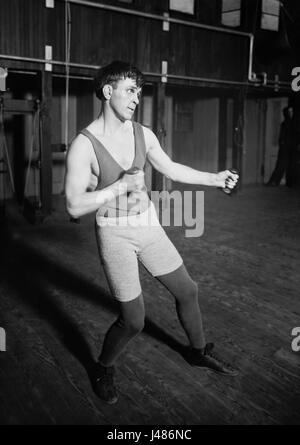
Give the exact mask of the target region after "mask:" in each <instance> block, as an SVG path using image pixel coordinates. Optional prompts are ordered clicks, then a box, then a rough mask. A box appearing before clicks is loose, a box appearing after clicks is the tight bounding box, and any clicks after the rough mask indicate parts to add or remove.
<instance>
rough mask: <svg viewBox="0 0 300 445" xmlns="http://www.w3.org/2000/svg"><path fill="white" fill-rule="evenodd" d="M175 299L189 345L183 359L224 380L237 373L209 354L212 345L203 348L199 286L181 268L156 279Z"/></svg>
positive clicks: (203, 337) (204, 343) (203, 338)
mask: <svg viewBox="0 0 300 445" xmlns="http://www.w3.org/2000/svg"><path fill="white" fill-rule="evenodd" d="M156 278H157V279H158V280H159V281H160V282H161V283H162V284H163V285H164V286H165V287H166V288H167V289H168V290H169V291H170V292H171V293H172V295H173V296H174V297H175V299H176V308H177V313H178V317H179V320H180V322H181V324H182V327H183V329H184V330H185V332H186V334H187V337H188V339H189V341H190V346H191V347H190V349H189V350H188V353H187V356H186V359H187V360H188V362H189V363H190V364H191V365H192V366H196V367H198V368H204V369H208V370H211V371H214V372H217V373H219V374H222V375H227V376H232V377H234V376H237V375H238V372H237V371H236V370H235V369H233V368H232V367H231V366H230V365H229V364H227V363H225V362H223V361H222V360H221V359H220V358H219V357H217V356H216V355H213V354H212V350H213V348H214V345H213V344H212V343H210V344H206V342H205V335H204V332H203V323H202V315H201V310H200V307H199V301H198V286H197V284H196V283H195V282H194V281H193V280H192V279H191V277H190V276H189V274H188V272H187V270H186V268H185V266H184V265H182V266H181V267H180V268H179V269H177V270H175V271H174V272H172V273H169V274H168V275H163V276H157V277H156Z"/></svg>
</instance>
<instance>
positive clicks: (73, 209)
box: [66, 198, 82, 219]
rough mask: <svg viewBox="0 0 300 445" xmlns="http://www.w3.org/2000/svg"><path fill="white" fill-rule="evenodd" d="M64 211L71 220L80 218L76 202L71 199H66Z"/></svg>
mask: <svg viewBox="0 0 300 445" xmlns="http://www.w3.org/2000/svg"><path fill="white" fill-rule="evenodd" d="M66 210H67V213H68V214H69V216H70V217H71V218H74V219H77V218H80V217H81V216H82V215H81V214H80V212H79V208H78V205H77V203H76V200H74V199H72V198H67V202H66Z"/></svg>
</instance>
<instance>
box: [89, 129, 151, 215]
mask: <svg viewBox="0 0 300 445" xmlns="http://www.w3.org/2000/svg"><path fill="white" fill-rule="evenodd" d="M132 125H133V132H134V144H135V156H134V160H133V163H132V166H131V167H130V169H132V168H134V167H137V168H138V169H140V170H144V168H145V163H146V143H145V136H144V131H143V127H142V126H141V125H140V124H138V123H137V122H132ZM80 133H81V134H83V135H84V136H86V137H87V138H88V139H89V140H90V142H91V143H92V146H93V148H94V151H95V155H96V157H97V161H98V165H99V172H100V173H99V177H98V184H97V187H96V190H103V189H104V188H106V187H109V186H110V185H112V184H114V183H115V182H117V181H119V179H121V177H122V176H123V175H124V173H126V171H127V170H124V169H123V168H122V167H121V165H120V164H119V163H118V162H117V161H116V160H115V159H114V158H113V156H112V155H111V154H110V153H109V151H108V150H107V149H106V148H105V146H104V145H103V144H102V143H101V142H100V141H99V139H97V138H96V137H95V136H94V135H93V134H92V133H91V132H90V131H89V130H88V129H84V130H82V131H81V132H80ZM149 205H150V199H149V197H148V193H147V189H146V187H145V188H144V189H143V191H141V192H139V193H135V194H129V195H120V196H118V197H117V198H115V199H113V200H112V201H110V202H108V203H106V204H105V205H104V206H101V207H100V209H99V210H98V213H97V215H98V216H104V217H113V218H114V217H116V218H119V217H124V216H128V215H138V214H141V213H143V212H145V211H146V210H147V209H148V208H149Z"/></svg>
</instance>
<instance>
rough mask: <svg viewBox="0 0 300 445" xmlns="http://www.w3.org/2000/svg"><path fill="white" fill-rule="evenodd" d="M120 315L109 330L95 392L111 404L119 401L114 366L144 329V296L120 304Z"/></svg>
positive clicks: (100, 360) (101, 356)
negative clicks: (129, 344)
mask: <svg viewBox="0 0 300 445" xmlns="http://www.w3.org/2000/svg"><path fill="white" fill-rule="evenodd" d="M119 305H120V315H119V317H118V319H117V320H116V321H115V323H114V324H113V325H112V326H111V328H110V329H109V330H108V332H107V334H106V337H105V340H104V343H103V348H102V352H101V354H100V357H99V359H98V364H97V369H96V382H95V391H96V393H97V395H98V396H99V397H100V398H101V399H102V400H105V401H106V402H107V403H109V404H114V403H116V402H117V401H118V394H117V390H116V387H115V385H114V381H113V376H114V364H115V362H116V360H117V359H118V357H119V356H120V354H121V353H122V352H123V351H124V349H125V348H126V346H127V345H128V343H129V342H130V341H131V340H132V339H133V338H134V337H136V336H137V335H138V334H139V333H140V332H141V331H142V330H143V328H144V323H145V307H144V299H143V296H142V295H140V296H139V297H138V298H136V299H135V300H133V301H129V302H127V303H119Z"/></svg>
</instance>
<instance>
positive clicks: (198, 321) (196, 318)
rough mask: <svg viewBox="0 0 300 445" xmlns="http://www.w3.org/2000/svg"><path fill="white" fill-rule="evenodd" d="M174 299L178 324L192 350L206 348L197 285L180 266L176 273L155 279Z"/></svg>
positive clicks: (183, 267)
mask: <svg viewBox="0 0 300 445" xmlns="http://www.w3.org/2000/svg"><path fill="white" fill-rule="evenodd" d="M156 278H157V279H158V280H159V281H160V282H161V283H162V284H163V285H164V286H165V287H166V288H167V289H168V290H169V291H170V292H171V294H172V295H173V296H174V297H175V301H176V309H177V314H178V318H179V320H180V323H181V325H182V327H183V329H184V331H185V333H186V335H187V337H188V339H189V341H190V345H191V347H192V348H197V349H204V348H205V346H206V341H205V335H204V330H203V322H202V314H201V310H200V306H199V298H198V285H197V283H195V282H194V281H193V280H192V279H191V277H190V276H189V274H188V272H187V270H186V267H185V266H184V265H182V266H181V267H180V268H179V269H177V270H176V271H174V272H172V273H170V274H168V275H163V276H160V277H156Z"/></svg>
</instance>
